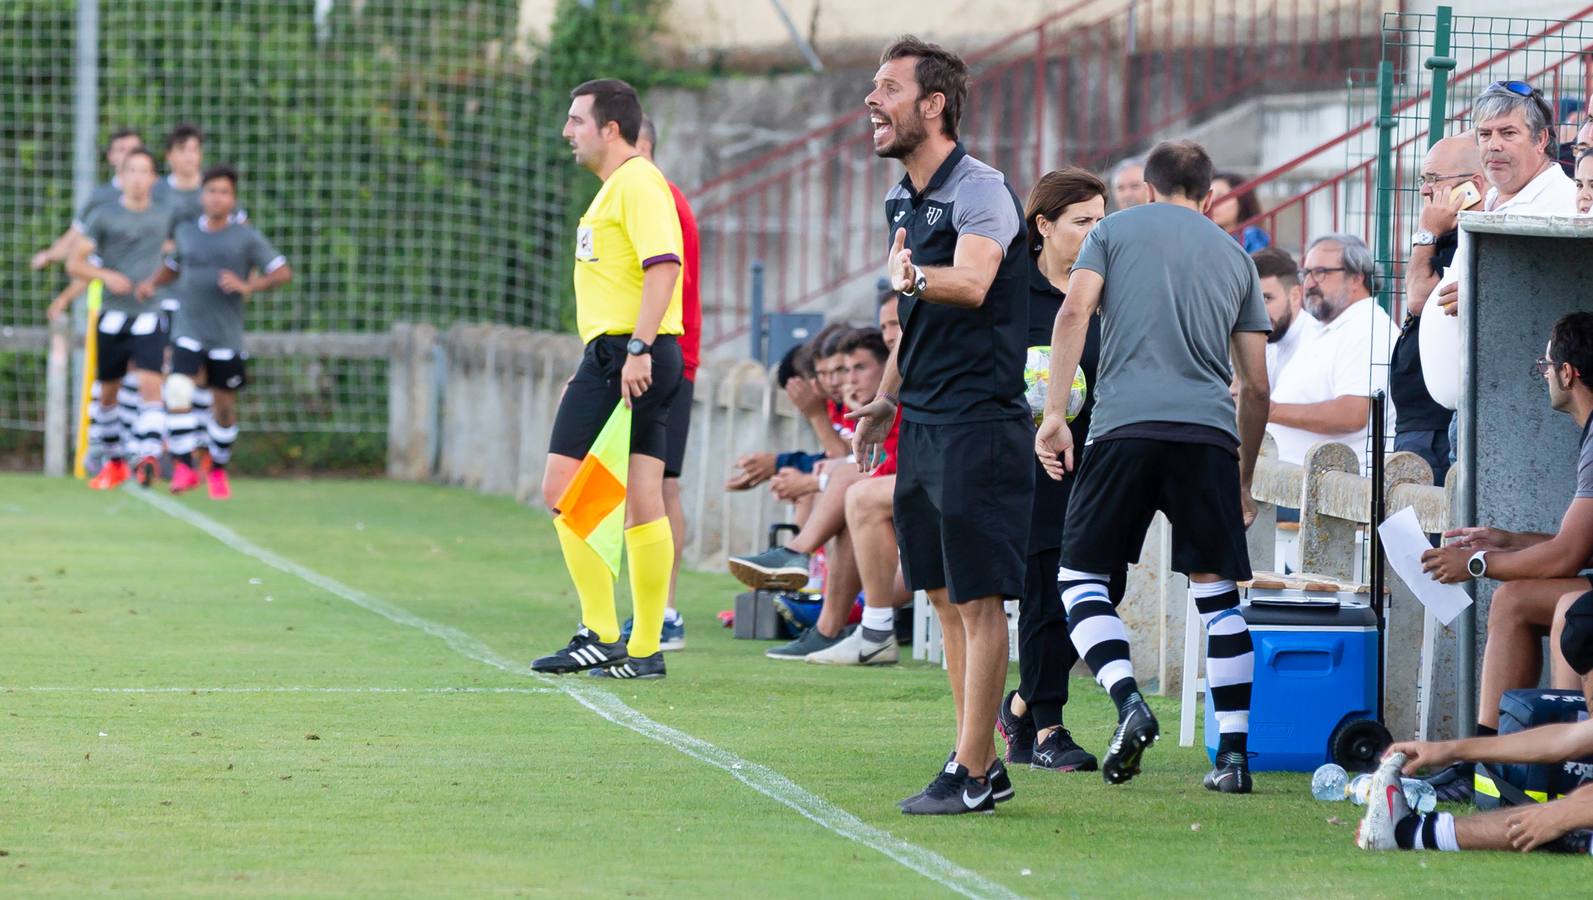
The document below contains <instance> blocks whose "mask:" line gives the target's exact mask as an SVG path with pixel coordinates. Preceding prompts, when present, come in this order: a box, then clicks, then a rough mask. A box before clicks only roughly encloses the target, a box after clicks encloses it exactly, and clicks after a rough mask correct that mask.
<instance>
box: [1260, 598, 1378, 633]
mask: <svg viewBox="0 0 1593 900" xmlns="http://www.w3.org/2000/svg"><path fill="white" fill-rule="evenodd" d="M1240 611H1241V612H1242V613H1243V614H1244V617H1245V622H1247V623H1248V624H1249V625H1251V626H1252V627H1255V626H1262V627H1265V626H1267V625H1279V626H1283V625H1290V626H1295V627H1301V626H1304V627H1312V628H1354V629H1365V628H1376V627H1377V616H1376V615H1374V614H1373V613H1372V608H1371V607H1370V606H1366V605H1364V604H1345V605H1342V606H1320V605H1316V604H1312V605H1306V604H1295V603H1287V602H1284V603H1279V602H1276V601H1274V602H1270V603H1266V602H1264V603H1247V604H1245V605H1244V606H1242V607H1241V608H1240Z"/></svg>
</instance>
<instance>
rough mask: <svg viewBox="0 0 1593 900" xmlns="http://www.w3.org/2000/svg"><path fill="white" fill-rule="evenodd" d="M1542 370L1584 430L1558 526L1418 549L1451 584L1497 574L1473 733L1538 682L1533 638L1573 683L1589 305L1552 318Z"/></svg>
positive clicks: (1586, 491)
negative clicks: (1566, 644)
mask: <svg viewBox="0 0 1593 900" xmlns="http://www.w3.org/2000/svg"><path fill="white" fill-rule="evenodd" d="M1531 375H1532V377H1533V378H1534V379H1542V380H1543V381H1544V382H1545V384H1546V386H1547V387H1548V391H1549V404H1550V405H1551V406H1553V407H1554V408H1555V409H1556V410H1558V411H1560V412H1563V413H1568V414H1570V416H1571V417H1572V418H1573V419H1574V420H1575V421H1576V424H1577V427H1579V428H1581V429H1582V445H1581V447H1582V449H1581V452H1580V454H1579V455H1578V459H1577V467H1576V486H1575V492H1574V493H1573V495H1572V499H1571V505H1570V506H1569V507H1568V508H1567V509H1566V511H1565V516H1564V518H1562V519H1561V520H1560V531H1559V533H1558V534H1518V533H1515V532H1510V531H1503V530H1501V529H1498V528H1486V527H1472V528H1459V529H1456V530H1454V531H1451V532H1449V533H1447V534H1445V535H1444V537H1446V538H1450V539H1451V541H1452V542H1451V543H1449V544H1448V545H1446V546H1444V547H1442V548H1440V549H1437V550H1429V551H1427V552H1426V553H1425V554H1423V555H1422V568H1424V569H1425V570H1426V571H1427V572H1428V573H1429V574H1431V575H1432V577H1433V578H1435V579H1437V580H1438V581H1441V582H1444V583H1446V584H1456V583H1459V582H1463V581H1466V580H1467V579H1470V578H1481V577H1483V576H1484V575H1486V576H1487V577H1489V578H1492V579H1495V580H1496V581H1500V582H1503V583H1502V584H1500V585H1499V589H1498V590H1496V591H1494V594H1493V602H1492V604H1491V605H1490V606H1489V608H1488V629H1487V634H1488V642H1487V645H1486V646H1485V647H1484V649H1483V656H1482V689H1481V691H1480V692H1479V693H1480V696H1479V697H1478V704H1477V705H1478V709H1477V734H1478V735H1479V736H1486V735H1491V734H1494V733H1495V731H1496V730H1497V729H1498V727H1499V698H1500V697H1502V696H1504V692H1505V691H1508V690H1514V689H1517V688H1530V687H1534V686H1536V685H1537V684H1538V673H1539V670H1540V669H1541V668H1542V665H1543V658H1542V656H1541V654H1540V652H1539V644H1538V641H1539V639H1541V638H1542V637H1543V636H1544V635H1545V634H1548V635H1550V637H1551V640H1550V641H1549V647H1550V648H1551V650H1550V654H1551V656H1550V663H1551V666H1550V669H1551V673H1552V685H1553V686H1554V687H1556V688H1563V689H1567V690H1574V689H1576V688H1578V687H1580V686H1581V682H1580V680H1579V679H1578V678H1577V676H1576V673H1575V672H1574V671H1573V670H1572V669H1571V667H1570V666H1569V665H1568V664H1567V663H1566V661H1565V660H1564V659H1563V658H1561V656H1560V654H1559V653H1558V652H1555V650H1554V648H1557V647H1559V645H1560V640H1559V631H1560V629H1561V628H1562V627H1563V626H1564V616H1563V614H1562V613H1560V612H1557V609H1561V610H1563V608H1564V607H1566V606H1569V605H1570V604H1571V603H1572V602H1574V601H1575V600H1576V598H1577V597H1578V596H1580V595H1581V594H1583V593H1585V592H1586V591H1587V590H1588V586H1589V578H1588V577H1587V576H1586V575H1585V574H1579V573H1583V572H1585V571H1587V570H1586V567H1587V565H1588V562H1589V557H1590V556H1593V439H1590V438H1593V435H1590V431H1593V429H1590V428H1589V424H1590V417H1593V313H1586V312H1576V313H1571V314H1569V315H1567V316H1564V317H1562V318H1561V319H1560V321H1558V322H1556V323H1555V325H1554V329H1553V330H1552V331H1551V332H1550V333H1549V346H1548V350H1547V352H1546V353H1545V354H1544V356H1543V357H1542V358H1540V359H1539V360H1538V361H1537V363H1536V364H1535V365H1534V366H1533V367H1532V372H1531ZM1471 776H1472V766H1471V763H1469V762H1461V763H1456V764H1454V765H1452V766H1450V767H1448V768H1446V769H1444V770H1443V771H1441V772H1439V773H1438V774H1436V775H1434V776H1432V777H1431V778H1430V779H1429V780H1430V781H1431V782H1432V783H1433V786H1434V787H1436V788H1438V795H1439V799H1441V800H1468V799H1470V797H1471V783H1472V777H1471Z"/></svg>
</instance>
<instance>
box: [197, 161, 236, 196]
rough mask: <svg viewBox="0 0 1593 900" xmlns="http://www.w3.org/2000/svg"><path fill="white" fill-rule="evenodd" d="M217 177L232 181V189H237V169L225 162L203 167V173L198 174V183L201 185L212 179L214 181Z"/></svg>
mask: <svg viewBox="0 0 1593 900" xmlns="http://www.w3.org/2000/svg"><path fill="white" fill-rule="evenodd" d="M217 178H225V179H226V180H228V181H230V182H232V189H233V190H235V191H236V190H237V189H238V170H237V169H234V168H233V167H232V166H229V165H227V164H226V163H218V164H216V165H214V166H211V167H209V168H208V169H205V174H203V175H201V176H199V184H200V186H201V187H202V186H204V185H207V184H209V183H210V182H212V181H215V180H216V179H217Z"/></svg>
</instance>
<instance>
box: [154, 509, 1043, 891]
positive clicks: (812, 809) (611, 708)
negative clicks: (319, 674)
mask: <svg viewBox="0 0 1593 900" xmlns="http://www.w3.org/2000/svg"><path fill="white" fill-rule="evenodd" d="M126 490H127V492H128V493H130V494H132V495H133V496H135V497H137V498H139V499H140V500H143V501H144V502H146V503H148V504H150V505H151V506H154V507H155V508H156V509H159V510H160V511H161V512H164V513H166V514H167V515H169V516H171V517H173V518H176V519H181V520H182V521H184V522H187V523H188V524H190V525H192V526H194V527H195V528H198V529H199V530H200V531H203V532H205V533H206V534H208V535H210V536H211V537H213V538H215V539H216V540H218V541H220V542H221V543H223V544H225V545H227V546H228V547H231V548H232V549H233V550H236V551H238V552H239V553H242V554H244V555H245V556H251V557H254V558H255V559H257V560H259V561H260V562H263V563H265V564H266V565H268V566H270V567H272V568H273V569H277V570H279V571H282V572H286V573H287V574H289V575H292V576H294V577H296V578H299V579H302V580H304V581H307V582H309V583H310V584H312V585H314V586H316V587H318V588H320V589H321V590H324V591H326V592H327V593H329V594H333V595H335V596H338V597H341V598H343V599H344V600H347V601H348V602H350V603H352V604H354V605H355V606H358V607H360V608H361V609H364V610H367V611H369V612H372V613H375V614H376V615H378V616H381V617H382V618H384V619H387V620H388V621H390V622H393V623H395V624H398V625H405V626H408V627H410V628H414V629H416V630H418V631H422V632H425V633H426V634H429V635H431V636H432V637H435V638H437V639H439V640H441V641H442V642H443V643H445V644H447V645H448V646H449V647H450V648H452V649H453V650H454V652H455V653H458V654H460V655H461V656H464V657H467V658H469V659H473V660H475V661H476V662H479V663H482V664H484V665H488V666H492V667H493V668H495V669H501V670H503V671H505V672H513V673H514V674H516V675H526V676H529V677H532V678H535V679H537V680H538V681H540V682H543V683H545V684H547V685H548V686H549V687H550V688H551V689H553V690H557V691H558V692H560V693H562V694H566V695H568V696H569V697H570V698H571V699H572V700H574V701H575V702H577V703H579V704H581V705H582V706H584V707H586V708H587V709H589V710H591V711H592V712H594V713H597V714H598V715H599V716H601V717H603V718H604V719H607V720H608V721H610V722H612V723H614V724H615V725H619V726H621V727H624V728H628V729H630V730H631V731H634V732H636V733H637V734H639V735H642V736H643V737H647V738H651V739H653V740H655V741H658V742H659V743H661V744H664V745H665V746H668V747H670V748H672V749H674V750H678V751H680V752H681V753H683V754H685V755H687V756H689V757H691V758H693V759H695V760H698V761H699V762H704V763H707V764H709V765H711V766H714V767H715V768H719V769H723V770H724V771H726V772H728V773H730V775H731V776H732V777H733V778H735V779H736V780H738V781H740V782H741V783H742V784H745V785H746V786H747V787H750V788H752V789H753V790H755V791H757V792H758V793H760V794H762V795H764V796H765V797H768V798H769V799H771V800H773V801H775V802H777V803H781V804H784V805H785V806H788V807H790V808H791V809H793V810H795V811H796V812H797V813H799V814H800V815H802V816H803V817H804V818H806V819H808V820H809V821H812V822H813V823H815V824H817V825H819V826H820V827H822V828H825V829H827V830H829V831H831V832H834V833H835V834H838V835H840V836H841V837H844V838H846V839H847V840H851V841H856V842H857V843H859V844H862V845H863V846H865V847H868V848H869V849H872V850H877V851H879V852H880V853H883V854H885V855H886V856H888V857H890V858H891V859H893V860H895V861H896V862H898V863H900V864H901V865H903V866H905V867H906V868H908V869H911V870H912V871H914V872H916V873H918V874H919V875H922V876H924V877H925V878H928V879H930V880H931V881H934V882H936V883H937V884H940V885H941V886H943V887H945V888H947V889H949V890H952V891H955V892H957V893H959V894H961V895H963V896H965V897H1001V898H1014V897H1017V896H1018V895H1017V894H1015V893H1013V892H1012V891H1011V890H1009V889H1007V888H1006V887H1005V886H1003V885H1000V884H997V883H996V882H994V881H991V880H990V879H988V878H986V877H985V876H983V875H981V874H979V873H978V872H975V871H973V870H971V869H967V868H964V867H963V866H959V865H957V864H956V863H954V862H952V861H951V860H949V859H947V858H945V857H944V856H941V855H940V854H938V853H936V852H934V851H933V850H929V849H926V848H924V847H920V846H918V845H917V844H913V843H909V842H908V841H904V840H902V839H901V838H899V837H896V836H895V835H893V834H891V833H890V832H888V831H884V830H882V829H879V828H875V827H874V826H872V825H870V824H868V823H867V822H864V821H863V820H862V819H859V818H858V817H857V816H854V815H852V814H851V813H849V812H847V811H846V810H844V809H841V808H840V807H838V806H835V805H834V804H832V803H830V802H829V801H827V800H825V799H823V798H822V797H819V796H817V795H815V794H813V793H811V792H809V791H808V790H806V789H805V788H803V787H802V786H801V785H799V784H797V783H796V782H794V781H792V780H791V779H789V778H787V777H785V776H784V775H781V774H780V773H779V772H776V771H775V770H773V769H771V768H769V767H768V766H764V765H760V764H758V763H754V762H749V761H748V760H745V759H742V758H741V757H739V756H737V755H735V754H734V753H731V752H730V751H728V750H724V749H721V748H719V747H717V746H715V745H713V744H710V743H708V742H707V741H705V740H702V739H701V738H697V737H693V736H691V735H689V734H687V733H686V732H684V731H681V730H679V729H677V728H671V727H669V726H668V725H665V724H663V723H661V722H656V721H654V720H652V719H650V718H648V717H647V716H645V715H643V714H642V713H640V712H637V711H636V710H634V709H632V708H631V707H630V706H628V705H626V703H625V702H624V701H622V700H620V699H619V698H618V697H616V696H614V695H613V694H611V693H609V692H608V691H605V690H603V689H602V688H598V687H593V686H592V685H589V684H586V683H584V679H580V680H577V679H573V678H555V677H551V676H546V675H541V674H539V673H536V672H532V671H530V670H529V669H528V668H526V667H525V666H524V665H522V664H520V663H517V662H514V661H512V660H510V659H507V658H506V657H503V656H501V655H499V654H498V653H497V651H495V650H493V649H492V648H491V647H488V646H487V645H486V644H484V643H482V642H481V641H479V640H477V639H476V638H473V637H471V636H470V635H468V634H465V633H464V632H462V631H460V630H459V629H457V628H454V627H452V626H450V625H442V624H439V623H437V622H433V621H431V620H429V619H423V618H421V617H420V616H417V615H415V614H414V613H411V612H409V611H408V610H405V609H402V608H400V607H397V606H394V605H392V604H391V603H388V602H387V601H385V600H382V599H380V598H377V597H373V596H371V595H370V594H367V593H365V592H363V591H359V590H356V589H354V588H352V587H349V586H348V585H346V584H343V583H342V582H340V581H337V580H334V579H332V578H328V577H326V576H325V575H322V574H320V573H319V572H315V571H312V570H310V569H307V568H305V567H304V566H301V565H299V564H298V563H296V562H294V561H292V560H290V559H287V558H286V557H283V556H279V555H277V554H276V553H273V552H271V551H270V550H267V549H266V548H264V547H261V546H260V545H258V544H256V543H254V542H253V541H250V540H249V539H247V538H245V537H243V536H242V535H240V534H238V533H237V532H235V531H233V530H232V529H230V528H228V527H227V526H225V525H223V524H221V523H220V522H217V521H215V520H214V519H212V518H210V517H209V516H206V515H204V514H203V513H199V512H196V511H194V510H192V509H189V508H188V507H186V506H183V505H182V504H180V503H178V502H177V501H175V500H172V499H171V498H169V497H166V496H163V495H161V494H158V493H156V492H154V491H150V490H146V489H143V488H139V487H136V486H133V487H129V488H127V489H126Z"/></svg>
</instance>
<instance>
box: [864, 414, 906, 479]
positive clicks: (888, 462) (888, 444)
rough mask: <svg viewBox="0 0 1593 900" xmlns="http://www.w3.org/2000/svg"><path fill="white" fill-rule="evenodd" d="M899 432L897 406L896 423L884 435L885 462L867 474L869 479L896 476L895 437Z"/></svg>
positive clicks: (899, 418) (900, 427)
mask: <svg viewBox="0 0 1593 900" xmlns="http://www.w3.org/2000/svg"><path fill="white" fill-rule="evenodd" d="M901 430H902V408H901V407H900V406H898V407H896V421H894V422H892V423H891V433H890V434H887V435H885V445H884V450H885V461H884V462H882V463H880V464H879V466H878V467H876V468H875V469H874V471H872V472H870V473H869V476H870V477H873V478H882V477H884V476H886V475H895V474H896V436H897V435H898V434H900V433H901Z"/></svg>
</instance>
